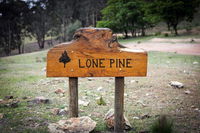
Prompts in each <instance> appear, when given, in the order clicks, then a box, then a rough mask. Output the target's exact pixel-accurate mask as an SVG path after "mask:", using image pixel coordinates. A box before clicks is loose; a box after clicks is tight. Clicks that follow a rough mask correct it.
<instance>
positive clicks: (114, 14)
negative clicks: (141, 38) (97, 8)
mask: <svg viewBox="0 0 200 133" xmlns="http://www.w3.org/2000/svg"><path fill="white" fill-rule="evenodd" d="M146 5H148V2H145V1H143V0H109V1H108V3H107V6H106V7H105V8H104V9H103V10H102V14H103V20H102V21H99V22H98V24H97V26H98V27H108V28H111V29H112V30H113V31H114V32H123V33H124V34H125V38H127V37H128V33H129V32H131V33H132V36H136V30H137V29H141V30H142V35H145V29H146V28H148V27H150V26H151V25H152V24H153V21H151V19H149V18H148V12H147V9H146V8H148V6H146Z"/></svg>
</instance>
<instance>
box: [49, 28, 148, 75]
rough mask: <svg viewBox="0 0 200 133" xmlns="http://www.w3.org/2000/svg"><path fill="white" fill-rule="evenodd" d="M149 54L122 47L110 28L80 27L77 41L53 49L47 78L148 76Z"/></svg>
mask: <svg viewBox="0 0 200 133" xmlns="http://www.w3.org/2000/svg"><path fill="white" fill-rule="evenodd" d="M146 73H147V53H146V52H145V51H143V50H131V49H128V48H125V47H124V46H122V45H120V44H119V43H118V42H117V40H116V37H113V35H112V31H111V30H110V29H107V28H81V29H79V30H77V31H76V33H75V34H74V40H73V41H71V42H69V43H63V44H60V45H57V46H55V47H54V48H52V49H50V50H49V52H48V54H47V77H128V76H146Z"/></svg>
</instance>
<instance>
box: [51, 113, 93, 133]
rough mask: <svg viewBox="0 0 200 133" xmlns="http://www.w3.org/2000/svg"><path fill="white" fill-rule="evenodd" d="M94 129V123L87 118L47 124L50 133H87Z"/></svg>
mask: <svg viewBox="0 0 200 133" xmlns="http://www.w3.org/2000/svg"><path fill="white" fill-rule="evenodd" d="M95 127H96V122H95V121H93V120H92V119H91V118H90V117H88V116H82V117H78V118H70V119H68V120H65V119H64V120H60V121H58V122H57V123H52V124H49V126H48V128H49V131H50V133H89V132H91V131H92V130H94V128H95Z"/></svg>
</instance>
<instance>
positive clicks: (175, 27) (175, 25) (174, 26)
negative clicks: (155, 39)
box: [173, 24, 178, 36]
mask: <svg viewBox="0 0 200 133" xmlns="http://www.w3.org/2000/svg"><path fill="white" fill-rule="evenodd" d="M173 29H174V33H175V35H176V36H177V35H178V31H177V24H174V25H173Z"/></svg>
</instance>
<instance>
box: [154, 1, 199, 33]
mask: <svg viewBox="0 0 200 133" xmlns="http://www.w3.org/2000/svg"><path fill="white" fill-rule="evenodd" d="M198 6H199V0H189V1H188V0H155V1H154V2H153V3H152V4H151V13H152V14H154V15H155V16H158V17H159V18H160V19H161V20H163V21H164V22H166V24H167V26H168V29H170V27H172V28H173V30H174V32H175V34H176V35H178V32H177V26H178V24H179V23H180V22H181V21H183V20H186V21H191V20H192V19H193V15H194V13H195V12H196V10H197V7H198Z"/></svg>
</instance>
